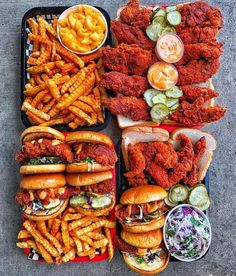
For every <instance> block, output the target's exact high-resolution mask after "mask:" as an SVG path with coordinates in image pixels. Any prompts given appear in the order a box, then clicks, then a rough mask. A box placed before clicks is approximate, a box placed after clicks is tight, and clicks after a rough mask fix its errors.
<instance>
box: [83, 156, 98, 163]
mask: <svg viewBox="0 0 236 276" xmlns="http://www.w3.org/2000/svg"><path fill="white" fill-rule="evenodd" d="M82 161H83V162H86V163H90V164H94V163H95V162H96V161H95V159H93V158H90V157H86V158H84V159H83V160H82Z"/></svg>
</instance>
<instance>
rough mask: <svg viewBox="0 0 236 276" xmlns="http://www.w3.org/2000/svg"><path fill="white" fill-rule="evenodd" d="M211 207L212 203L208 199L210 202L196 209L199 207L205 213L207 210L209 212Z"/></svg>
mask: <svg viewBox="0 0 236 276" xmlns="http://www.w3.org/2000/svg"><path fill="white" fill-rule="evenodd" d="M210 205H211V201H210V199H209V198H208V201H207V202H206V204H204V205H201V206H196V207H198V208H199V209H200V210H202V211H205V210H207V209H208V208H209V207H210Z"/></svg>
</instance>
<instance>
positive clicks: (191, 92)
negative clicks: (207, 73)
mask: <svg viewBox="0 0 236 276" xmlns="http://www.w3.org/2000/svg"><path fill="white" fill-rule="evenodd" d="M180 89H181V90H182V91H183V96H182V97H181V98H180V102H182V101H187V102H189V103H193V102H195V101H196V100H197V99H198V98H200V97H202V98H203V99H204V101H205V102H206V101H208V100H210V99H212V98H216V97H217V96H218V95H219V94H218V93H217V92H216V91H215V90H212V89H210V88H206V87H199V86H193V85H184V86H181V87H180Z"/></svg>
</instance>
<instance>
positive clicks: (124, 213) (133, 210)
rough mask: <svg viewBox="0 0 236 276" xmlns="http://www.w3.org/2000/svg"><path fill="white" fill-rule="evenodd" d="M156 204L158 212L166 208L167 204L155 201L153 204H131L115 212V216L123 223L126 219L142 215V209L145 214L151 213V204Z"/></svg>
mask: <svg viewBox="0 0 236 276" xmlns="http://www.w3.org/2000/svg"><path fill="white" fill-rule="evenodd" d="M154 203H155V204H156V210H158V209H163V208H165V203H164V201H163V200H161V201H155V202H151V203H143V204H137V205H136V204H129V205H124V206H121V207H120V208H117V209H116V210H115V215H116V217H117V219H118V220H120V221H123V220H124V219H125V218H127V217H130V216H132V215H138V214H139V213H140V207H141V208H142V211H143V214H148V213H149V211H148V210H149V206H150V204H154Z"/></svg>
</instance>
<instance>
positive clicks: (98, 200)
mask: <svg viewBox="0 0 236 276" xmlns="http://www.w3.org/2000/svg"><path fill="white" fill-rule="evenodd" d="M110 204H111V198H109V197H107V196H101V197H95V198H93V200H92V207H93V208H94V209H99V208H103V207H107V206H109V205H110Z"/></svg>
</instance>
